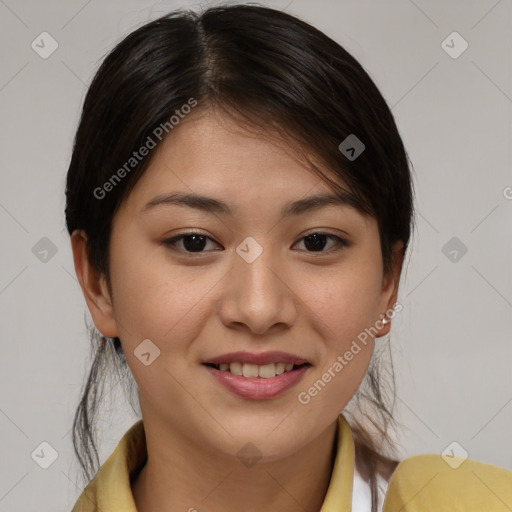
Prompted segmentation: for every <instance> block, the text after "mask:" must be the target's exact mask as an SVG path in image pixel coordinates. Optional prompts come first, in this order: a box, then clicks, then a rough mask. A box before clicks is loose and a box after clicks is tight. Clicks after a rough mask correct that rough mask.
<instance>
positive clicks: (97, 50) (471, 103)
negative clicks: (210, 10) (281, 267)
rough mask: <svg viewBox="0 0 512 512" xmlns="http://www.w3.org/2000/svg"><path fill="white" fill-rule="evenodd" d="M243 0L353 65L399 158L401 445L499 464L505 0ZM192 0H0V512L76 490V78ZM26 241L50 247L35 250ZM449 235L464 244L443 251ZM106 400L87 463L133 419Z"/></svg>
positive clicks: (507, 328)
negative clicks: (377, 94) (450, 449)
mask: <svg viewBox="0 0 512 512" xmlns="http://www.w3.org/2000/svg"><path fill="white" fill-rule="evenodd" d="M261 3H263V4H267V5H270V6H272V7H276V8H279V9H286V11H287V12H289V13H291V14H295V15H298V16H300V17H302V18H303V19H305V20H306V21H308V22H310V23H312V24H313V25H315V26H316V27H318V28H319V29H321V30H323V31H324V32H326V33H327V34H328V35H329V36H331V37H332V38H334V39H335V40H336V41H338V42H339V43H340V44H342V45H343V46H345V48H346V49H347V50H348V51H349V52H351V53H352V54H353V55H354V56H355V57H356V58H357V59H358V60H359V61H360V62H361V63H362V65H363V66H364V67H365V69H366V70H367V71H368V72H369V73H370V75H371V76H372V78H373V79H374V80H375V82H376V84H377V86H378V87H379V88H380V90H381V91H382V93H383V95H384V97H385V98H386V100H387V101H388V103H389V105H390V106H391V107H392V110H393V113H394V115H395V117H396V120H397V123H398V127H399V130H400V132H401V135H402V137H403V140H404V143H405V146H406V148H407V150H408V152H409V156H410V158H411V160H412V162H413V164H414V179H415V186H416V191H417V203H416V206H417V230H416V233H415V235H414V239H413V243H412V247H411V249H412V251H411V253H410V259H409V264H408V267H407V273H406V274H405V276H404V277H405V279H404V281H403V284H402V290H401V294H400V301H401V302H402V304H403V305H404V310H403V311H402V312H401V313H400V314H399V315H398V317H397V318H396V319H395V320H394V322H393V329H392V343H393V347H394V352H393V354H394V361H395V365H396V373H397V386H398V387H397V394H398V399H397V406H398V411H397V417H398V418H399V419H400V421H401V422H402V424H403V425H404V426H405V428H404V429H403V430H402V431H401V433H400V436H399V438H398V440H399V442H400V444H401V446H402V453H403V456H410V455H414V454H417V453H423V452H438V453H440V452H442V451H443V450H444V449H445V448H446V447H447V446H448V445H449V444H450V443H452V442H453V441H457V442H458V443H459V444H460V445H461V446H462V447H464V449H465V450H466V451H467V452H468V453H469V456H470V458H472V459H476V460H481V461H484V462H488V463H492V464H496V465H499V466H503V467H506V468H508V469H511V470H512V443H511V435H512V372H511V371H510V365H511V362H512V357H511V356H512V344H511V343H510V332H511V328H512V315H511V312H512V265H511V253H512V237H511V236H510V235H511V225H512V224H511V217H512V200H511V198H512V188H507V187H512V175H511V173H510V168H511V167H510V164H511V147H510V141H511V140H512V139H511V135H512V134H511V131H512V130H511V117H512V116H511V109H512V99H511V97H512V93H511V83H512V80H511V66H510V63H511V62H512V60H511V57H512V56H511V38H512V36H511V34H512V31H511V23H510V22H511V12H512V3H511V1H510V0H509V1H507V0H501V1H496V0H481V1H463V0H459V1H455V0H451V1H445V2H433V1H430V2H428V1H425V0H423V1H420V0H415V1H414V2H413V1H412V0H393V1H385V2H383V1H346V0H343V1H341V0H339V1H338V0H331V1H329V0H324V1H314V2H313V1H309V2H308V1H305V0H294V1H291V2H290V0H279V1H277V0H276V1H267V2H261ZM202 5H204V3H201V2H194V3H191V2H189V3H187V2H184V1H181V2H172V1H167V2H158V3H155V2H152V1H142V0H140V1H135V0H129V1H128V0H122V1H121V0H118V1H110V2H99V1H98V0H90V1H66V2H64V1H61V2H56V1H45V2H41V1H39V2H36V1H13V0H0V41H1V46H0V47H1V51H2V66H1V69H0V108H1V111H2V123H1V128H0V129H1V134H0V144H1V151H0V154H1V162H2V167H1V187H0V223H1V230H2V231H1V232H2V239H1V240H2V242H1V243H2V265H1V268H0V315H1V330H2V339H3V342H2V357H1V358H0V364H1V379H2V381H1V385H0V413H1V414H0V428H1V432H2V443H3V445H2V450H1V452H2V457H1V468H0V512H18V511H19V512H21V511H27V510H32V509H34V510H35V509H37V510H39V511H40V512H45V511H52V512H55V511H56V510H63V511H65V510H70V509H71V506H72V504H73V503H74V502H75V500H76V498H77V496H78V495H79V494H80V492H81V488H80V487H78V486H77V484H76V482H77V481H78V480H77V471H78V465H77V463H76V460H75V458H74V455H73V452H72V445H71V435H70V429H71V424H72V418H73V414H74V411H75V408H76V406H77V404H78V398H79V392H80V388H81V385H82V382H83V379H84V377H85V371H86V369H87V368H88V366H89V363H90V361H89V341H88V339H87V335H86V328H85V324H84V311H85V310H86V305H85V301H84V299H83V296H82V293H81V290H80V288H79V285H78V282H77V280H76V277H75V274H74V268H73V261H72V256H71V250H70V244H69V237H68V235H67V233H66V231H65V229H64V213H63V212H64V186H65V185H64V180H65V174H66V171H67V166H68V164H69V159H70V154H71V147H72V140H73V136H74V132H75V129H76V126H77V122H78V115H79V111H80V108H81V105H82V101H83V98H84V94H85V90H86V86H87V85H88V84H89V83H90V80H91V79H92V76H93V74H94V72H95V70H96V69H97V67H98V65H99V63H100V62H101V59H102V57H103V56H104V55H105V53H106V52H107V51H108V50H110V49H111V48H112V47H113V46H114V44H115V43H116V42H117V41H119V39H120V38H121V37H122V36H124V35H125V34H127V33H128V32H129V31H130V30H132V29H134V28H136V27H138V26H140V25H141V24H143V23H144V22H146V21H149V20H150V19H154V18H156V17H157V16H160V15H162V14H164V13H166V12H168V11H169V10H172V9H173V8H175V7H181V6H185V7H200V6H202ZM43 31H46V32H48V33H50V34H51V36H52V37H53V38H54V39H55V40H56V41H57V42H58V45H59V46H58V49H57V50H56V51H55V52H54V53H53V54H52V55H51V56H50V57H48V58H47V59H43V58H41V57H40V56H39V55H38V54H37V53H36V52H35V51H34V50H33V49H32V47H31V43H32V41H34V40H36V41H37V39H36V38H38V36H39V34H41V32H43ZM453 31H457V32H458V33H459V34H460V35H461V36H462V37H463V38H464V39H465V40H466V41H467V42H468V44H469V47H468V49H467V50H466V51H465V52H464V53H462V54H461V55H460V56H459V57H458V58H452V57H450V56H449V55H448V53H446V52H445V50H444V49H443V47H442V45H441V43H442V42H443V41H444V40H445V39H446V37H447V36H448V35H449V34H450V33H452V32H453ZM39 40H40V39H39ZM449 44H450V45H452V46H454V48H455V50H457V49H458V48H461V46H460V41H455V42H454V43H453V44H452V43H449ZM91 149H92V148H91ZM43 237H47V238H48V239H49V240H51V242H52V243H53V244H54V245H55V248H56V251H57V252H56V253H55V254H54V255H53V256H52V255H51V252H50V253H48V255H47V261H41V260H40V257H41V255H39V257H37V248H38V247H39V246H37V245H36V244H38V242H39V241H40V239H41V238H43ZM452 237H457V238H458V240H459V241H460V242H457V243H458V244H459V246H460V247H461V245H460V244H464V246H465V247H467V253H466V254H464V255H463V256H461V255H462V252H461V251H460V250H459V249H456V250H458V252H457V258H456V261H451V259H450V258H452V259H453V257H454V254H455V253H452V254H451V255H450V254H449V251H452V250H453V248H454V247H455V246H454V247H451V246H448V249H445V250H444V252H443V247H444V246H445V244H446V243H447V242H448V241H449V240H450V239H451V238H452ZM39 243H40V244H44V243H46V244H47V243H48V242H39ZM34 246H36V249H34V252H36V254H34V252H33V247H34ZM445 253H446V254H445ZM87 315H88V313H87ZM89 318H90V317H89ZM114 393H116V391H114ZM119 396H120V397H121V398H119V399H118V400H115V401H114V402H113V403H114V406H113V407H112V409H111V414H110V416H109V415H108V414H106V415H104V420H103V421H102V423H101V424H100V426H101V427H102V430H100V434H99V435H100V440H101V442H102V444H101V451H100V454H101V461H102V462H103V461H104V460H105V458H106V457H107V456H108V455H109V454H110V453H111V451H112V450H113V449H114V447H115V445H116V444H117V442H118V441H119V439H120V438H121V436H122V435H123V434H124V432H125V431H126V429H127V428H128V427H129V426H131V425H132V424H133V422H134V421H135V420H136V417H135V416H134V415H133V413H132V411H131V409H130V408H129V406H128V404H127V403H126V402H124V401H123V399H122V395H119ZM43 441H46V442H47V443H49V444H50V445H51V446H52V447H53V449H55V450H56V452H57V453H58V458H57V460H56V461H55V462H54V463H53V464H52V465H51V466H50V467H49V468H48V469H42V468H41V467H40V466H39V465H38V464H36V462H35V461H34V460H33V458H32V457H31V453H32V452H33V451H34V450H35V449H36V448H38V447H39V445H40V443H41V442H43ZM39 450H40V448H39ZM45 453H47V454H48V453H50V451H49V450H46V452H45Z"/></svg>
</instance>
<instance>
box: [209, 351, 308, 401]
mask: <svg viewBox="0 0 512 512" xmlns="http://www.w3.org/2000/svg"><path fill="white" fill-rule="evenodd" d="M202 366H203V367H204V368H205V369H206V370H207V371H208V372H209V373H210V375H212V377H213V378H214V381H215V382H217V383H219V384H221V385H222V387H223V388H225V389H227V390H228V391H229V392H230V393H233V394H235V395H237V396H239V397H242V398H245V399H249V400H268V399H271V398H275V397H277V396H279V395H281V394H283V393H284V392H285V391H287V390H288V389H290V388H292V387H293V386H295V385H297V384H298V383H299V382H300V381H301V380H302V378H303V377H304V374H305V373H306V372H307V371H308V369H309V368H311V367H312V365H311V363H309V362H308V361H306V360H305V359H304V358H302V357H299V356H295V355H293V354H288V353H285V352H276V351H273V352H263V353H252V352H233V353H231V354H224V355H221V356H218V357H214V358H211V359H207V360H206V361H203V362H202Z"/></svg>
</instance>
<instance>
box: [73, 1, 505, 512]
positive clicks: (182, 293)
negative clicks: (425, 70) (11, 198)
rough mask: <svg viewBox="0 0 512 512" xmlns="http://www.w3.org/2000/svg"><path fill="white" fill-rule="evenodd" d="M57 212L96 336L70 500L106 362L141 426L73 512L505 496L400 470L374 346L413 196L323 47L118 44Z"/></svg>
mask: <svg viewBox="0 0 512 512" xmlns="http://www.w3.org/2000/svg"><path fill="white" fill-rule="evenodd" d="M66 198H67V205H66V220H67V227H68V231H69V233H70V235H71V244H72V249H73V255H74V263H75V269H76V273H77V276H78V279H79V281H80V284H81V287H82V290H83V293H84V297H85V299H86V301H87V305H88V307H89V310H90V312H91V315H92V318H93V320H94V324H95V326H96V328H97V330H98V331H99V333H101V336H100V337H99V345H98V348H97V352H96V356H95V361H94V363H93V367H92V369H91V372H90V375H89V379H88V382H87V387H86V389H85V391H84V395H83V397H82V401H81V404H80V407H79V409H78V411H77V415H76V418H75V425H74V428H75V430H74V441H75V448H76V451H77V455H78V457H79V459H80V461H81V463H82V466H83V469H84V473H85V475H86V479H87V480H88V479H90V477H91V476H93V474H94V472H95V469H96V468H95V467H94V463H93V460H92V451H91V448H90V446H91V447H92V450H94V451H95V446H94V440H93V429H92V423H93V420H94V415H95V405H96V403H95V398H96V394H95V386H96V385H97V383H98V381H99V379H100V376H101V374H102V365H104V364H106V363H107V362H108V355H109V354H114V356H115V359H114V361H115V362H116V363H117V364H120V365H121V366H122V367H123V368H127V369H129V373H130V374H131V375H132V376H133V379H134V381H135V383H136V385H137V388H138V401H139V405H140V410H141V415H142V419H141V420H140V421H139V422H137V423H136V424H135V425H134V426H133V427H132V428H131V429H130V430H129V431H128V432H127V433H126V434H125V436H124V437H123V439H122V440H121V442H120V443H119V445H118V447H117V448H116V450H115V451H114V453H113V454H112V455H111V457H110V458H109V459H108V460H107V461H106V462H105V463H104V464H103V466H102V467H101V468H100V470H99V472H98V473H97V474H96V476H95V477H94V479H93V481H92V482H91V483H90V484H89V485H88V487H87V488H86V489H85V490H84V492H83V493H82V495H81V496H80V498H79V500H78V502H77V503H76V505H75V507H74V509H73V511H74V512H78V511H89V510H101V511H112V512H114V511H121V510H122V511H135V510H137V511H139V512H141V511H142V512H149V511H154V510H159V511H171V510H172V511H174V510H189V511H193V510H209V511H213V512H216V511H221V510H222V511H225V510H235V509H236V510H238V509H240V507H243V508H244V510H246V511H256V510H258V511H259V510H279V511H280V512H287V511H295V510H304V511H307V512H310V511H319V510H321V511H322V512H328V511H334V510H351V509H352V510H365V511H369V510H371V511H372V512H375V511H377V510H384V511H390V510H399V509H402V510H403V509H404V507H405V506H416V504H417V503H420V500H425V499H426V502H421V503H422V504H423V506H424V507H426V508H419V509H416V508H414V510H420V509H421V510H425V509H432V510H434V509H435V510H441V508H440V506H439V505H440V504H443V505H446V504H447V503H448V500H450V499H451V500H456V501H452V502H451V507H452V509H453V508H454V507H453V503H457V504H460V503H462V501H461V500H463V499H466V500H468V496H470V495H471V490H472V486H471V484H470V481H469V479H470V478H471V474H472V473H474V472H475V470H476V471H477V472H478V471H480V474H482V473H483V474H484V475H489V476H492V478H493V481H494V482H495V483H497V485H499V486H501V487H503V488H501V487H500V491H499V493H500V494H499V495H500V496H501V497H502V498H501V499H502V500H503V501H505V502H506V500H507V499H509V498H510V491H509V490H507V489H508V486H509V484H510V479H511V477H512V475H511V474H510V473H509V472H507V471H505V470H502V469H501V468H496V467H495V466H487V465H484V464H481V463H478V462H475V461H462V462H463V464H462V462H461V461H457V463H458V464H459V465H458V469H456V470H455V469H454V467H453V466H455V465H456V464H453V465H452V466H450V465H449V464H447V463H446V462H445V461H444V460H442V459H441V458H440V457H439V456H438V455H431V456H429V455H425V456H419V457H412V458H411V459H406V460H405V461H402V462H401V463H400V465H399V466H398V467H397V465H398V462H399V461H398V460H396V457H395V455H394V452H393V446H392V443H391V442H390V440H389V437H388V427H389V426H390V425H392V424H393V421H394V420H393V417H392V411H391V407H390V405H389V404H388V402H387V401H386V398H385V397H386V393H385V390H384V389H383V386H385V385H386V383H385V382H381V380H380V377H379V371H378V369H379V363H380V362H381V361H380V357H381V355H380V352H381V351H380V350H378V347H379V345H378V344H379V343H383V341H382V340H380V341H379V338H382V337H383V336H385V335H386V334H388V333H389V331H390V326H391V320H392V318H393V317H394V316H395V315H396V314H397V313H398V312H399V311H400V310H401V308H402V305H401V304H400V303H399V302H397V294H398V286H399V281H400V275H401V271H402V265H403V259H404V255H405V253H406V250H407V246H408V242H409V237H410V232H411V225H412V214H413V206H412V186H411V176H410V170H409V166H408V160H407V155H406V152H405V149H404V147H403V144H402V141H401V138H400V136H399V134H398V131H397V128H396V125H395V122H394V119H393V116H392V114H391V112H390V110H389V108H388V107H387V105H386V103H385V101H384V99H383V98H382V96H381V94H380V93H379V91H378V89H377V88H376V86H375V84H374V83H373V82H372V80H371V79H370V77H369V76H368V74H367V73H366V72H365V71H364V70H363V68H362V67H361V65H360V64H359V63H358V62H357V61H356V60H355V59H354V58H353V57H351V56H350V55H349V54H348V53H347V52H346V51H345V50H344V49H343V48H342V47H340V46H339V45H338V44H337V43H335V42H334V41H332V40H331V39H329V38H328V37H327V36H326V35H324V34H322V33H321V32H319V31H318V30H316V29H315V28H313V27H311V26H310V25H308V24H306V23H304V22H302V21H300V20H298V19H297V18H294V17H292V16H290V15H287V14H285V13H283V12H280V11H276V10H273V9H269V8H264V7H258V6H248V5H237V6H219V7H216V8H211V9H208V10H206V11H205V12H204V13H202V14H195V13H192V12H174V13H171V14H169V15H167V16H163V17H162V18H160V19H158V20H155V21H153V22H151V23H148V24H146V25H145V26H143V27H141V28H139V29H138V30H136V31H134V32H133V33H131V34H130V35H128V36H127V37H126V38H125V39H124V40H123V41H121V43H119V44H118V45H117V46H116V48H114V50H113V51H112V52H111V53H110V54H109V55H108V56H107V57H106V59H105V60H104V62H103V64H102V66H101V68H100V69H99V71H98V73H97V74H96V76H95V78H94V80H93V82H92V84H91V86H90V88H89V91H88V94H87V96H86V99H85V103H84V108H83V113H82V118H81V121H80V125H79V127H78V131H77V134H76V139H75V145H74V150H73V155H72V159H71V163H70V167H69V171H68V178H67V188H66ZM389 384H391V383H388V385H389ZM91 401H92V402H91ZM349 402H350V404H349ZM91 404H92V408H91V409H89V406H90V405H91ZM342 411H343V414H340V413H341V412H342ZM80 442H82V443H83V449H82V446H81V445H80ZM89 445H90V446H89ZM96 458H97V453H96ZM454 460H455V459H454ZM88 463H89V466H92V468H91V471H90V472H89V469H90V468H89V467H88ZM464 468H466V469H464ZM436 477H437V479H436ZM438 482H441V483H440V484H438ZM425 485H427V487H426V488H425ZM422 486H423V487H422ZM420 491H423V492H420ZM459 491H460V492H459ZM384 496H385V500H386V501H384ZM454 496H455V497H454ZM479 496H480V497H481V498H482V499H484V503H488V502H487V501H485V500H486V499H489V500H490V499H491V497H489V496H483V495H482V494H480V495H479ZM472 499H473V498H472ZM475 499H476V498H475ZM492 499H495V498H494V497H492ZM414 500H416V501H414ZM471 502H472V501H471V499H470V500H469V503H471ZM429 507H430V508H429ZM436 507H437V508H436ZM467 509H468V510H469V508H467ZM407 510H413V508H410V509H409V508H407ZM464 510H466V508H464Z"/></svg>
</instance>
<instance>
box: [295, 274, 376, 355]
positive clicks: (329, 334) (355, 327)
mask: <svg viewBox="0 0 512 512" xmlns="http://www.w3.org/2000/svg"><path fill="white" fill-rule="evenodd" d="M378 269H379V267H378V265H375V266H373V267H372V266H368V265H364V264H360V265H359V264H358V265H351V266H350V267H348V266H347V267H346V268H344V269H339V271H337V272H336V271H333V272H332V273H329V274H326V275H323V276H320V275H316V276H312V275H310V276H309V277H308V278H306V279H305V280H304V281H303V292H302V294H303V296H304V297H305V298H306V300H305V302H306V304H307V305H308V307H309V308H310V310H311V311H312V312H313V313H314V315H313V316H312V318H313V319H314V318H315V317H316V318H317V319H318V327H319V328H321V330H322V333H323V334H324V336H323V338H324V339H325V340H329V342H330V343H329V345H332V346H335V347H337V348H339V349H343V347H344V346H345V345H346V343H347V340H349V339H353V338H354V337H357V335H358V334H359V333H360V332H361V331H364V329H365V328H368V327H370V326H372V325H373V324H374V323H375V321H376V320H377V319H378V318H379V313H380V311H379V304H380V294H381V288H382V281H381V275H380V273H379V271H378Z"/></svg>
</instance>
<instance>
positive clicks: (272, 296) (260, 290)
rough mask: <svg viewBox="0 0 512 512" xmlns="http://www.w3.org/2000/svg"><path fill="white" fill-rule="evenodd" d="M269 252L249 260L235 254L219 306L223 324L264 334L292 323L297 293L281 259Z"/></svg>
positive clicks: (265, 251) (294, 315)
mask: <svg viewBox="0 0 512 512" xmlns="http://www.w3.org/2000/svg"><path fill="white" fill-rule="evenodd" d="M271 252H272V251H271V250H263V252H262V254H261V255H260V256H259V257H258V258H257V259H256V260H254V261H252V262H251V263H248V262H247V261H245V260H244V259H243V258H241V257H239V256H238V255H237V254H235V255H234V262H233V267H232V269H231V271H230V272H229V274H228V275H227V276H226V280H225V287H224V289H223V294H222V297H221V299H220V306H219V309H218V314H219V316H220V318H221V320H222V322H223V323H224V325H226V327H228V328H231V329H238V330H246V331H250V332H251V333H253V334H257V335H263V334H269V333H270V332H272V333H273V332H275V331H278V330H285V329H287V328H290V327H291V326H292V325H293V324H294V322H295V320H296V318H297V304H298V297H297V296H296V295H295V293H294V290H293V288H294V287H293V283H292V280H291V277H290V274H289V273H287V272H286V271H285V269H284V268H283V262H279V261H277V260H276V258H275V257H272V254H271Z"/></svg>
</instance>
